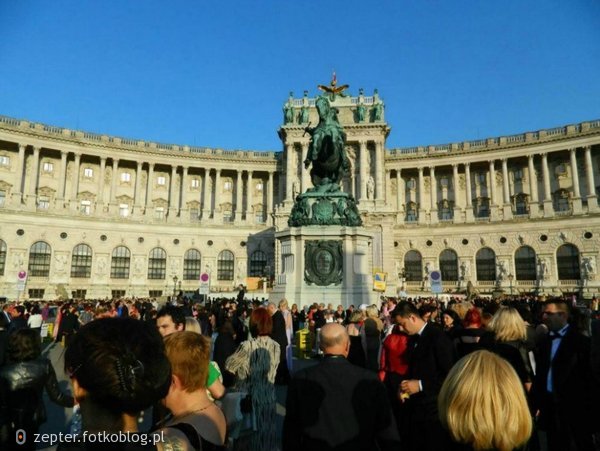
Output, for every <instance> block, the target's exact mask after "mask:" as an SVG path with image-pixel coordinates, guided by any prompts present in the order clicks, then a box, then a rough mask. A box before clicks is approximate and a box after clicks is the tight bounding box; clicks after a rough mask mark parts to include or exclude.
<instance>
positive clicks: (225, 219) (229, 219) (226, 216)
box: [223, 210, 233, 222]
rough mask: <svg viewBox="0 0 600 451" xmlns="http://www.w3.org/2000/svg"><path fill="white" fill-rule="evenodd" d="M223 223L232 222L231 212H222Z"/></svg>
mask: <svg viewBox="0 0 600 451" xmlns="http://www.w3.org/2000/svg"><path fill="white" fill-rule="evenodd" d="M223 222H233V214H232V213H231V210H226V211H224V212H223Z"/></svg>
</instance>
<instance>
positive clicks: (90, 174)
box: [83, 168, 94, 179]
mask: <svg viewBox="0 0 600 451" xmlns="http://www.w3.org/2000/svg"><path fill="white" fill-rule="evenodd" d="M83 176H84V177H85V178H88V179H91V178H92V177H94V170H93V169H92V168H85V169H84V170H83Z"/></svg>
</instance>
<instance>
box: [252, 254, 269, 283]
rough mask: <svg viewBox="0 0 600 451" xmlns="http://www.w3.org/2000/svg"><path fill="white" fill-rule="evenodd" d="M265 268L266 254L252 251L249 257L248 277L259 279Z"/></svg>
mask: <svg viewBox="0 0 600 451" xmlns="http://www.w3.org/2000/svg"><path fill="white" fill-rule="evenodd" d="M265 266H267V254H265V253H264V252H263V251H254V252H253V253H252V255H251V256H250V274H249V275H250V277H261V276H263V275H264V272H265Z"/></svg>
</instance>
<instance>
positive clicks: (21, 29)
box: [0, 0, 600, 150]
mask: <svg viewBox="0 0 600 451" xmlns="http://www.w3.org/2000/svg"><path fill="white" fill-rule="evenodd" d="M599 24H600V2H598V1H597V0H569V1H568V2H564V1H558V0H527V1H523V0H503V1H463V0H445V1H441V0H438V1H436V0H412V1H407V0H396V1H385V0H384V1H372V2H367V1H365V0H363V1H354V0H345V1H316V0H312V1H311V0H306V1H302V0H262V1H261V0H239V1H235V2H231V1H224V0H221V1H205V0H195V1H191V0H190V1H183V0H169V1H166V0H144V1H142V0H128V1H122V0H102V1H100V0H97V1H91V0H52V1H47V0H43V1H42V0H29V1H24V0H1V1H0V30H2V31H1V36H2V37H1V39H0V71H1V72H0V73H1V77H0V114H3V115H6V116H12V117H16V118H20V119H28V120H31V121H36V122H43V123H47V124H51V125H57V126H64V127H68V128H74V129H81V130H86V131H92V132H99V133H106V134H110V135H116V136H123V137H130V138H139V139H146V140H153V141H158V142H164V143H174V144H190V145H197V146H210V147H221V148H224V149H249V150H280V149H281V144H280V142H279V140H278V137H277V134H276V130H277V128H278V127H279V126H280V124H281V122H282V111H281V108H282V105H283V102H284V101H285V100H286V99H287V96H288V93H289V91H294V93H295V94H296V96H297V97H299V96H301V95H302V92H303V90H305V89H307V90H308V91H309V94H310V95H311V96H314V95H316V94H317V89H316V85H317V84H320V83H327V82H328V81H329V80H330V77H331V72H332V70H334V69H335V71H336V72H337V76H338V81H339V82H340V83H349V84H350V91H349V92H350V93H351V94H353V95H356V94H357V92H358V88H359V87H363V88H364V89H365V93H366V94H371V93H372V92H373V89H374V88H378V89H379V93H380V95H381V97H382V98H383V100H384V101H385V104H386V120H387V122H388V123H389V125H390V126H391V127H392V132H391V134H390V136H389V138H388V142H387V147H388V148H394V147H405V146H413V145H423V144H442V143H448V142H456V141H462V140H469V139H479V138H486V137H493V136H500V135H507V134H513V133H520V132H525V131H530V130H537V129H540V128H550V127H554V126H558V125H565V124H569V123H576V122H581V121H584V120H591V119H599V118H600V25H599Z"/></svg>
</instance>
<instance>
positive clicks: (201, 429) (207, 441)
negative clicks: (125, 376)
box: [158, 331, 226, 450]
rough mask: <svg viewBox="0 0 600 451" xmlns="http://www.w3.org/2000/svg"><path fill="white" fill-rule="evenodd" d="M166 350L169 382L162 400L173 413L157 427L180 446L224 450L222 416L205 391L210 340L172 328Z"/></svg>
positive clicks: (224, 431) (224, 424) (173, 443)
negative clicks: (169, 373)
mask: <svg viewBox="0 0 600 451" xmlns="http://www.w3.org/2000/svg"><path fill="white" fill-rule="evenodd" d="M165 350H166V354H167V358H168V359H169V362H170V363H171V369H172V382H171V384H170V386H169V392H168V393H167V396H166V397H165V399H164V400H163V403H164V405H165V406H166V407H167V408H168V409H169V410H170V411H171V414H172V416H171V417H167V419H166V421H165V422H164V423H162V424H160V425H159V426H158V428H159V429H160V431H161V432H164V436H165V437H166V438H167V442H168V443H171V444H172V445H174V446H175V444H178V445H179V446H182V447H183V448H182V449H190V446H191V448H193V449H202V450H224V449H225V446H224V445H225V433H226V423H225V416H224V415H223V412H222V411H221V409H219V407H217V405H216V404H215V403H214V402H213V401H212V400H211V399H210V398H209V396H208V394H207V391H206V379H207V377H208V359H209V354H210V342H209V341H208V339H207V338H206V337H203V336H202V335H200V334H198V333H196V332H192V331H182V332H175V333H173V334H171V335H168V336H167V337H166V338H165ZM186 442H188V443H189V445H188V444H186ZM186 446H187V448H186Z"/></svg>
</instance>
